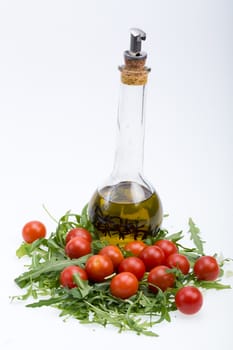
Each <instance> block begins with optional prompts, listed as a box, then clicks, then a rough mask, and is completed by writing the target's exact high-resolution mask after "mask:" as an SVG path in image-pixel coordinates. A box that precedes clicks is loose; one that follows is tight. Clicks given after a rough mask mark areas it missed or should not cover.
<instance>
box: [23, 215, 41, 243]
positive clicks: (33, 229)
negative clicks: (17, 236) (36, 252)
mask: <svg viewBox="0 0 233 350" xmlns="http://www.w3.org/2000/svg"><path fill="white" fill-rule="evenodd" d="M22 236H23V239H24V241H25V242H27V243H32V242H34V241H35V240H36V239H38V238H43V237H45V236H46V227H45V225H44V224H43V223H42V222H40V221H36V220H35V221H29V222H28V223H26V224H25V225H24V227H23V229H22Z"/></svg>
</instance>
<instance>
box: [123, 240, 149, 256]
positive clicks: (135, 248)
mask: <svg viewBox="0 0 233 350" xmlns="http://www.w3.org/2000/svg"><path fill="white" fill-rule="evenodd" d="M145 247H146V243H144V242H142V241H132V242H128V243H127V244H126V245H125V246H124V249H125V250H126V251H127V252H130V253H132V254H133V255H134V256H138V255H139V254H140V252H141V251H142V250H143V249H144V248H145Z"/></svg>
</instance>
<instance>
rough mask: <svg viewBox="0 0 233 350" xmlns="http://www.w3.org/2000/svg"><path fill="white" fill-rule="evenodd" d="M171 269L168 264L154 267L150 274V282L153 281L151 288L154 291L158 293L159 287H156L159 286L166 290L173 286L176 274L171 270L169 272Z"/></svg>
mask: <svg viewBox="0 0 233 350" xmlns="http://www.w3.org/2000/svg"><path fill="white" fill-rule="evenodd" d="M168 269H169V267H168V266H165V265H160V266H156V267H154V268H153V269H152V270H151V271H150V272H149V275H148V283H152V284H153V286H152V285H149V288H150V290H152V292H154V293H157V292H158V289H157V288H156V287H155V286H157V287H159V288H160V289H162V291H165V290H166V289H168V288H171V287H173V286H174V284H175V275H174V274H173V273H171V272H167V270H168Z"/></svg>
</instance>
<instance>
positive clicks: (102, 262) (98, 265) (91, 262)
mask: <svg viewBox="0 0 233 350" xmlns="http://www.w3.org/2000/svg"><path fill="white" fill-rule="evenodd" d="M85 270H86V273H87V275H88V279H89V280H91V281H92V282H103V281H104V279H105V277H107V276H110V275H111V274H112V273H113V272H114V267H113V263H112V260H111V259H110V258H109V256H107V255H100V254H95V255H92V256H91V257H90V258H89V259H88V260H87V262H86V266H85Z"/></svg>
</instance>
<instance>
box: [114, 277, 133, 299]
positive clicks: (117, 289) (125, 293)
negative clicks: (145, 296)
mask: <svg viewBox="0 0 233 350" xmlns="http://www.w3.org/2000/svg"><path fill="white" fill-rule="evenodd" d="M110 291H111V293H112V295H113V296H115V297H117V298H121V299H126V298H130V297H131V296H132V295H134V294H136V293H137V291H138V280H137V278H136V276H135V275H134V274H133V273H131V272H120V273H119V274H118V275H116V276H114V277H113V279H112V280H111V283H110Z"/></svg>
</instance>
